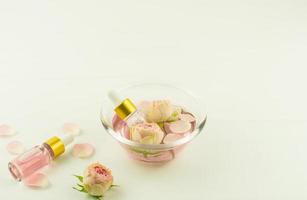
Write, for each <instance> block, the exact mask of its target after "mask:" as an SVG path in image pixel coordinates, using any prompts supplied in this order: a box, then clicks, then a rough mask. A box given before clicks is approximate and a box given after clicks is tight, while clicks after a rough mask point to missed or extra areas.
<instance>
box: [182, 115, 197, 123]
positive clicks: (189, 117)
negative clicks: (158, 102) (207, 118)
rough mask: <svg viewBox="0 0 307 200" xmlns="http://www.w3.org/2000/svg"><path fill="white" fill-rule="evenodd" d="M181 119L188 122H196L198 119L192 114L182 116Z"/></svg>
mask: <svg viewBox="0 0 307 200" xmlns="http://www.w3.org/2000/svg"><path fill="white" fill-rule="evenodd" d="M179 118H180V119H181V120H183V121H187V122H195V121H196V119H195V117H194V116H193V115H192V114H180V116H179Z"/></svg>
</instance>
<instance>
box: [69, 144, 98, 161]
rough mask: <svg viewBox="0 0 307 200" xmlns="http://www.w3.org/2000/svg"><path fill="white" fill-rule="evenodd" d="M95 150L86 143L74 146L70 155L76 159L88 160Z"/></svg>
mask: <svg viewBox="0 0 307 200" xmlns="http://www.w3.org/2000/svg"><path fill="white" fill-rule="evenodd" d="M94 151H95V148H94V146H93V145H91V144H88V143H83V144H75V145H74V147H73V150H72V154H73V156H75V157H78V158H88V157H90V156H92V155H93V154H94Z"/></svg>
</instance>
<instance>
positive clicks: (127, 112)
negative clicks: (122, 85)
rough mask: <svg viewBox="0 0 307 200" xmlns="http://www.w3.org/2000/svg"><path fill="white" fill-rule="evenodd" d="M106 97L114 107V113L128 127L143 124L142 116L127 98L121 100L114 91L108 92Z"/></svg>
mask: <svg viewBox="0 0 307 200" xmlns="http://www.w3.org/2000/svg"><path fill="white" fill-rule="evenodd" d="M108 96H109V98H110V100H111V101H112V103H113V104H114V106H115V108H114V111H115V113H116V114H117V116H118V117H119V118H120V119H122V120H124V121H125V122H126V124H127V126H128V127H131V126H133V125H135V124H138V123H143V122H145V119H144V117H143V115H142V114H141V113H140V112H139V111H138V110H137V108H136V106H135V105H134V104H133V103H132V101H131V100H130V99H129V98H126V99H124V100H122V99H121V98H120V97H119V95H117V93H116V92H115V91H110V92H109V94H108Z"/></svg>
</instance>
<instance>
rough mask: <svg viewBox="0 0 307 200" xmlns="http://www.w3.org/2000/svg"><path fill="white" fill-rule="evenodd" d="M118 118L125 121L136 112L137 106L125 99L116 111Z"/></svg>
mask: <svg viewBox="0 0 307 200" xmlns="http://www.w3.org/2000/svg"><path fill="white" fill-rule="evenodd" d="M114 111H115V112H116V114H117V116H118V117H119V118H121V119H122V120H124V119H125V118H126V117H128V116H129V115H130V114H131V113H133V112H135V111H136V106H135V105H134V104H133V103H132V101H131V100H130V99H128V98H127V99H125V100H124V101H122V102H121V103H120V104H119V105H118V106H117V107H116V108H115V109H114Z"/></svg>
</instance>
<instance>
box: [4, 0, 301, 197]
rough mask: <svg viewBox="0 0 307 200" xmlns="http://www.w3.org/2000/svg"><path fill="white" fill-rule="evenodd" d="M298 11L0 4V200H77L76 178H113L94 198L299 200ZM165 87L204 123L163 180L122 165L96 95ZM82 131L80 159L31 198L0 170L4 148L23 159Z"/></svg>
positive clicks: (68, 162)
mask: <svg viewBox="0 0 307 200" xmlns="http://www.w3.org/2000/svg"><path fill="white" fill-rule="evenodd" d="M306 25H307V3H306V1H299V0H288V1H262V0H260V1H239V0H235V1H226V0H225V1H222V0H218V1H195V0H191V1H174V0H163V1H157V0H152V1H99V0H93V1H65V0H64V1H63V0H52V1H51V0H49V1H46V0H27V1H22V0H10V1H4V0H2V1H0V95H1V96H0V123H7V124H10V125H12V126H13V127H15V128H16V129H17V131H18V134H17V135H16V136H14V137H10V138H0V155H1V156H0V199H1V200H2V199H9V198H10V199H14V200H18V199H23V200H30V199H31V200H36V199H37V200H38V199H39V200H41V199H45V200H51V199H52V200H53V199H80V200H81V199H88V198H87V197H86V196H85V195H83V194H81V193H77V192H76V191H74V190H72V189H71V187H72V185H73V184H74V183H75V182H76V180H75V179H74V178H73V177H72V176H71V175H72V174H75V173H81V172H82V171H83V169H84V168H85V166H86V165H88V164H90V163H91V162H94V161H99V162H102V163H104V164H105V165H107V166H108V167H110V168H111V169H112V170H113V174H114V176H115V183H116V184H118V185H120V187H119V188H117V189H116V190H113V191H111V192H109V193H107V195H106V198H105V199H109V200H112V199H113V200H115V199H125V200H129V199H131V200H138V199H148V200H150V199H176V200H180V199H182V200H183V199H191V200H192V199H207V200H221V199H233V200H238V199H242V200H247V199H253V200H254V199H255V200H256V199H257V200H258V199H261V200H262V199H264V200H266V199H267V200H272V199H278V200H283V199H306V198H307V190H306V188H307V171H306V169H307V157H306V153H307V145H306V144H307V114H306V113H307V106H306V102H307V95H306V85H307V79H306V74H307V70H306V65H307V59H306V53H307V26H306ZM148 80H149V81H155V82H164V83H165V82H170V83H172V84H177V85H178V86H180V87H183V88H186V89H187V90H189V91H191V92H192V93H194V94H195V96H197V97H198V98H199V99H200V101H202V102H203V104H205V105H206V107H207V112H208V123H207V124H206V127H205V129H204V130H203V132H202V134H201V135H200V136H199V137H197V139H195V140H194V141H193V142H192V143H191V144H190V145H189V146H188V147H187V148H186V149H185V151H184V152H182V154H181V155H180V156H179V157H178V158H177V159H176V160H174V161H172V162H171V163H169V164H167V165H164V166H161V167H149V166H143V165H140V164H138V163H135V162H134V161H132V160H130V159H129V158H128V157H127V156H126V155H125V153H124V151H123V150H122V149H121V148H120V147H119V146H118V145H117V143H116V142H115V141H114V140H113V138H111V137H110V136H109V135H108V134H107V133H106V131H105V130H104V129H103V127H102V126H101V124H100V121H99V109H100V101H101V99H102V97H103V96H104V95H105V93H106V91H107V90H109V89H111V88H113V87H118V86H122V85H125V84H127V83H131V82H135V81H137V82H140V81H148ZM67 121H71V122H75V123H77V124H79V126H80V127H81V128H82V131H83V134H82V135H81V136H80V137H78V138H77V142H89V143H92V144H94V145H95V146H96V154H95V155H94V156H93V157H91V158H89V159H84V160H80V159H76V158H72V156H71V155H70V153H69V152H68V154H66V156H63V157H62V158H60V159H58V160H57V162H56V163H55V165H54V166H53V167H52V168H50V169H47V170H45V172H46V173H47V174H48V175H49V179H50V182H51V185H50V187H48V188H46V189H43V190H33V189H29V188H27V187H25V186H24V185H23V184H19V183H16V182H14V181H13V180H12V178H11V177H10V175H9V173H8V171H7V162H8V161H9V160H10V159H12V158H13V156H11V155H9V154H8V153H7V152H6V149H5V146H6V144H7V143H8V142H10V141H11V140H20V141H23V142H24V143H25V145H26V146H27V147H31V146H33V145H35V144H38V143H40V142H41V141H43V140H44V139H46V138H47V137H48V136H50V135H53V134H54V133H57V132H59V130H60V128H61V126H62V124H63V123H64V122H67Z"/></svg>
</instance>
